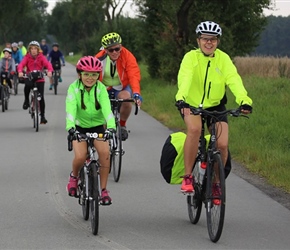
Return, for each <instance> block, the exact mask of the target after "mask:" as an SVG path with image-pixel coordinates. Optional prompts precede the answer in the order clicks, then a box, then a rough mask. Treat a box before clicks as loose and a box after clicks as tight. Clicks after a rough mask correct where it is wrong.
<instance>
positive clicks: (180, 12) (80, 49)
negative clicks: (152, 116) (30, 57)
mask: <svg viewBox="0 0 290 250" xmlns="http://www.w3.org/2000/svg"><path fill="white" fill-rule="evenodd" d="M133 1H134V3H135V5H137V6H138V9H139V13H138V15H137V16H136V17H135V18H130V17H126V16H124V15H122V9H123V7H124V5H125V3H126V2H127V0H122V1H121V0H66V1H61V2H57V3H56V5H55V7H54V9H53V10H52V12H51V13H50V14H49V13H47V11H46V8H47V6H48V4H47V2H46V1H44V0H22V1H18V2H17V3H18V4H17V5H13V11H7V10H9V9H11V5H10V4H9V3H8V1H4V0H0V6H1V8H0V39H1V41H2V43H3V44H4V43H5V42H6V41H10V42H12V41H19V40H22V41H24V42H25V43H26V44H27V43H28V42H29V41H31V40H38V41H40V40H41V39H42V38H46V39H47V40H48V42H50V43H52V42H58V43H59V44H60V45H61V49H62V51H63V52H64V53H65V54H67V53H68V52H71V51H73V52H75V53H82V54H84V55H88V54H90V55H94V54H96V53H97V51H98V50H99V49H100V47H101V38H102V36H103V35H104V34H106V33H108V32H111V31H116V32H118V33H119V34H120V35H121V36H122V39H123V45H124V46H125V47H127V48H128V49H129V50H131V51H132V52H133V53H134V55H135V56H136V58H137V59H138V60H139V61H141V60H142V61H143V62H145V63H146V64H147V65H148V71H149V74H150V76H151V77H156V78H157V77H160V78H163V79H165V80H167V81H173V82H174V81H175V79H176V76H177V72H178V68H179V64H180V62H181V60H182V57H183V55H184V54H185V53H186V52H187V51H189V50H190V49H193V48H195V47H197V43H196V34H195V28H196V26H197V24H198V23H200V22H201V21H205V20H212V21H215V22H217V23H219V24H220V26H221V27H222V29H223V35H222V39H221V43H220V46H219V47H220V48H221V49H222V50H224V51H225V52H227V53H228V54H230V56H232V57H234V56H244V55H249V54H253V53H254V54H264V55H281V56H283V55H289V51H287V50H288V47H287V45H288V44H289V39H290V37H289V36H290V34H289V33H288V32H287V27H289V24H288V23H289V19H290V17H288V18H283V17H273V16H270V17H265V16H264V15H263V9H264V8H269V6H270V3H271V1H270V0H243V1H240V0H231V1H228V0H180V1H168V0H158V1H156V0H133ZM169 2H170V4H169ZM287 41H288V42H287Z"/></svg>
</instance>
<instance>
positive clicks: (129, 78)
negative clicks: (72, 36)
mask: <svg viewBox="0 0 290 250" xmlns="http://www.w3.org/2000/svg"><path fill="white" fill-rule="evenodd" d="M196 35H197V44H198V48H197V49H194V50H191V51H189V52H188V53H186V54H185V56H184V58H183V60H182V62H181V64H180V69H179V72H178V78H177V83H178V91H177V94H176V97H175V98H176V100H175V101H176V103H175V105H176V106H177V107H178V110H179V111H180V114H181V117H182V119H183V120H184V123H185V125H186V128H187V131H186V139H185V143H184V166H185V175H184V176H183V181H182V185H181V191H182V192H194V180H193V178H192V170H193V166H194V161H195V156H196V155H197V150H198V142H199V137H200V134H201V117H200V116H199V115H192V113H191V111H190V108H189V107H200V105H202V107H203V108H204V109H209V110H217V111H222V110H225V105H226V87H227V86H228V87H229V89H230V90H231V92H232V93H233V94H234V96H235V97H236V102H237V103H238V105H240V107H241V112H242V113H244V114H249V113H251V112H252V100H251V98H250V97H248V95H247V91H246V90H245V88H244V86H243V83H242V80H241V77H240V75H239V74H238V72H237V69H236V67H235V66H234V64H233V63H232V61H231V59H230V57H229V56H228V55H227V54H226V53H225V52H223V51H221V50H220V49H218V48H217V47H218V45H219V43H220V39H221V36H222V29H221V27H220V26H219V25H218V24H217V23H215V22H212V21H205V22H201V23H200V24H199V25H198V26H197V28H196ZM25 53H26V52H25V47H24V46H23V43H22V42H19V43H18V44H17V43H12V44H10V45H8V44H6V47H5V49H4V50H3V56H4V57H3V59H2V60H12V61H11V63H10V64H9V65H11V67H10V68H9V73H10V74H15V72H16V69H15V64H18V69H17V70H18V76H19V77H20V78H21V77H23V75H24V69H26V74H27V73H29V72H31V71H32V70H42V69H43V68H46V69H47V76H48V77H51V76H52V72H53V70H54V69H53V64H54V62H55V61H59V62H61V63H62V65H63V66H64V65H65V60H64V56H63V54H62V53H61V52H60V50H59V45H58V44H57V43H54V44H53V45H52V50H51V51H50V52H49V49H48V46H47V44H46V41H45V40H44V39H43V40H42V41H41V44H39V43H38V42H37V41H31V42H30V43H29V45H28V48H27V53H26V54H25ZM5 65H6V64H5V63H3V62H2V64H1V70H4V69H6V68H5V67H6V66H5ZM76 73H77V74H76V75H77V77H76V80H75V81H74V82H73V83H71V84H70V85H69V87H68V90H67V96H66V103H65V106H66V131H67V132H68V133H69V135H70V136H73V135H76V133H82V134H86V133H103V134H104V136H105V137H106V138H112V136H114V134H115V133H116V125H115V118H114V115H113V113H112V110H111V105H110V99H109V96H112V95H113V96H115V98H120V99H127V98H131V97H133V98H134V99H135V102H136V103H137V104H138V106H139V107H140V106H141V103H142V101H143V100H142V96H141V90H140V81H141V73H140V69H139V66H138V63H137V60H136V58H135V57H134V55H133V54H132V53H131V52H130V51H129V50H128V49H127V48H125V47H124V46H123V44H122V38H121V36H120V35H119V34H118V33H116V32H110V33H108V34H105V35H104V36H103V37H102V39H101V49H100V50H99V51H98V52H97V53H96V54H95V55H89V56H84V57H81V58H80V59H79V61H78V62H77V64H76ZM60 81H61V79H60ZM44 83H45V80H44V78H41V79H38V80H37V86H38V90H39V92H40V93H41V95H42V100H41V103H40V108H41V123H42V124H46V123H47V120H46V118H45V102H44ZM50 83H52V82H51V81H50ZM31 87H32V85H31V82H29V80H28V79H25V88H24V93H25V100H24V103H23V109H27V108H28V105H29V100H28V96H29V91H30V88H31ZM51 88H52V86H51V85H50V87H49V89H51ZM131 109H132V104H130V103H122V105H121V107H120V125H121V134H122V140H126V139H127V138H128V131H127V128H126V125H127V124H126V123H127V120H128V118H129V116H130V114H131ZM217 118H219V117H217ZM210 124H211V121H210V120H208V121H207V125H208V126H210ZM217 131H218V133H219V134H220V136H219V138H217V147H218V149H219V150H220V152H221V155H222V160H223V162H224V163H225V161H226V159H227V152H228V151H227V149H228V121H227V119H226V118H223V120H222V121H221V122H220V123H219V126H218V127H217ZM94 146H95V148H96V150H97V153H98V156H99V162H100V177H101V189H102V192H101V204H103V205H110V204H111V203H112V199H111V197H110V195H109V191H108V189H107V181H108V175H109V169H110V151H109V144H108V142H107V141H97V140H95V141H94ZM73 150H74V157H73V160H72V169H71V172H70V174H69V181H68V183H67V186H66V189H67V192H68V195H69V196H72V197H78V183H79V173H80V170H81V168H82V166H83V164H84V162H85V160H86V156H87V145H86V142H85V141H73ZM212 188H213V189H214V191H213V192H215V193H217V194H218V193H219V192H220V188H219V183H218V180H216V183H214V186H213V187H212Z"/></svg>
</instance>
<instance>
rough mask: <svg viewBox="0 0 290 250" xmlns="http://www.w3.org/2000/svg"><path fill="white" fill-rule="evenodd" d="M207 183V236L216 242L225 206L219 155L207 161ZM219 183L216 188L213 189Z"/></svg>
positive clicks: (221, 227) (220, 229) (222, 166)
mask: <svg viewBox="0 0 290 250" xmlns="http://www.w3.org/2000/svg"><path fill="white" fill-rule="evenodd" d="M208 164H209V165H208V166H207V171H206V172H207V183H206V218H207V229H208V234H209V237H210V239H211V241H212V242H217V241H218V240H219V239H220V236H221V234H222V230H223V225H224V218H225V205H226V202H225V200H226V188H225V174H224V173H225V172H224V165H223V163H222V160H221V155H220V154H219V153H215V154H214V155H213V159H211V160H208ZM216 183H219V186H218V187H215V186H214V185H216Z"/></svg>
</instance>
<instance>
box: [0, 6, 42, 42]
mask: <svg viewBox="0 0 290 250" xmlns="http://www.w3.org/2000/svg"><path fill="white" fill-rule="evenodd" d="M47 6H48V4H47V2H45V1H43V0H22V1H17V4H13V6H12V5H11V2H10V1H4V0H0V39H1V41H4V42H6V41H7V42H14V41H19V40H22V41H27V42H29V41H30V40H37V39H38V38H39V35H40V34H45V32H43V30H44V27H45V15H46V11H45V9H46V7H47Z"/></svg>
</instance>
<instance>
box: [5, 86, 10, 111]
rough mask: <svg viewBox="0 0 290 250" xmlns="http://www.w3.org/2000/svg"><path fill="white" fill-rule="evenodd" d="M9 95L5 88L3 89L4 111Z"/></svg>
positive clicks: (6, 107) (6, 108)
mask: <svg viewBox="0 0 290 250" xmlns="http://www.w3.org/2000/svg"><path fill="white" fill-rule="evenodd" d="M9 95H10V94H9V90H8V88H7V87H6V88H5V89H4V108H5V110H8V102H9Z"/></svg>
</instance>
